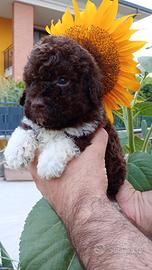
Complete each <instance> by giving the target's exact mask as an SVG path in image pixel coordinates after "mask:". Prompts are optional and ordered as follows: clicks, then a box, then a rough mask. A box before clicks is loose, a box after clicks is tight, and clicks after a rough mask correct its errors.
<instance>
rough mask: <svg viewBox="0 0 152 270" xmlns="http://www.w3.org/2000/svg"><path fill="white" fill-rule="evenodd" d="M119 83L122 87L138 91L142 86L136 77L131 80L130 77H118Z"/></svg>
mask: <svg viewBox="0 0 152 270" xmlns="http://www.w3.org/2000/svg"><path fill="white" fill-rule="evenodd" d="M118 84H120V85H121V86H122V87H124V88H128V89H130V90H132V91H136V90H138V89H139V87H140V83H139V82H137V80H135V79H134V80H132V81H131V80H130V79H128V78H125V77H120V78H118Z"/></svg>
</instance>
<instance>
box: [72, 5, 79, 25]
mask: <svg viewBox="0 0 152 270" xmlns="http://www.w3.org/2000/svg"><path fill="white" fill-rule="evenodd" d="M72 3H73V8H74V13H75V23H79V19H80V10H79V5H78V3H77V1H76V0H72Z"/></svg>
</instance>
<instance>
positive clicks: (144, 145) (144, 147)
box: [142, 125, 152, 152]
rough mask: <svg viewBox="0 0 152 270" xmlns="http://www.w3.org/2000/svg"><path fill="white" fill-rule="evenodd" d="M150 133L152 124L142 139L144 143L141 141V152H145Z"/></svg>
mask: <svg viewBox="0 0 152 270" xmlns="http://www.w3.org/2000/svg"><path fill="white" fill-rule="evenodd" d="M151 133H152V125H151V127H150V129H149V130H148V132H147V134H146V137H145V139H144V143H143V147H142V152H147V147H148V143H149V139H150V135H151Z"/></svg>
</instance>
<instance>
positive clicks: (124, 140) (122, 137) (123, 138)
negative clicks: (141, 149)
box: [118, 130, 128, 145]
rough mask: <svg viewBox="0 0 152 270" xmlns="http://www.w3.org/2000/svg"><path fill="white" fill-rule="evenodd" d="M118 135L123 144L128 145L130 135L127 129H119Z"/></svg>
mask: <svg viewBox="0 0 152 270" xmlns="http://www.w3.org/2000/svg"><path fill="white" fill-rule="evenodd" d="M118 136H119V139H120V142H121V145H126V144H127V143H128V135H127V131H126V130H121V131H118Z"/></svg>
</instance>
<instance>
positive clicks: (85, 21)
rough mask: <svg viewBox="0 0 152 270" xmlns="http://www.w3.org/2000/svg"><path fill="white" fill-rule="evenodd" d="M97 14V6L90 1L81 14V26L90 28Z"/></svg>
mask: <svg viewBox="0 0 152 270" xmlns="http://www.w3.org/2000/svg"><path fill="white" fill-rule="evenodd" d="M96 13H97V9H96V6H95V4H93V3H92V2H91V1H88V2H87V4H86V7H85V10H84V11H83V12H81V16H80V17H81V24H82V25H85V26H86V27H89V26H90V25H92V23H93V22H94V17H95V15H96Z"/></svg>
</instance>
